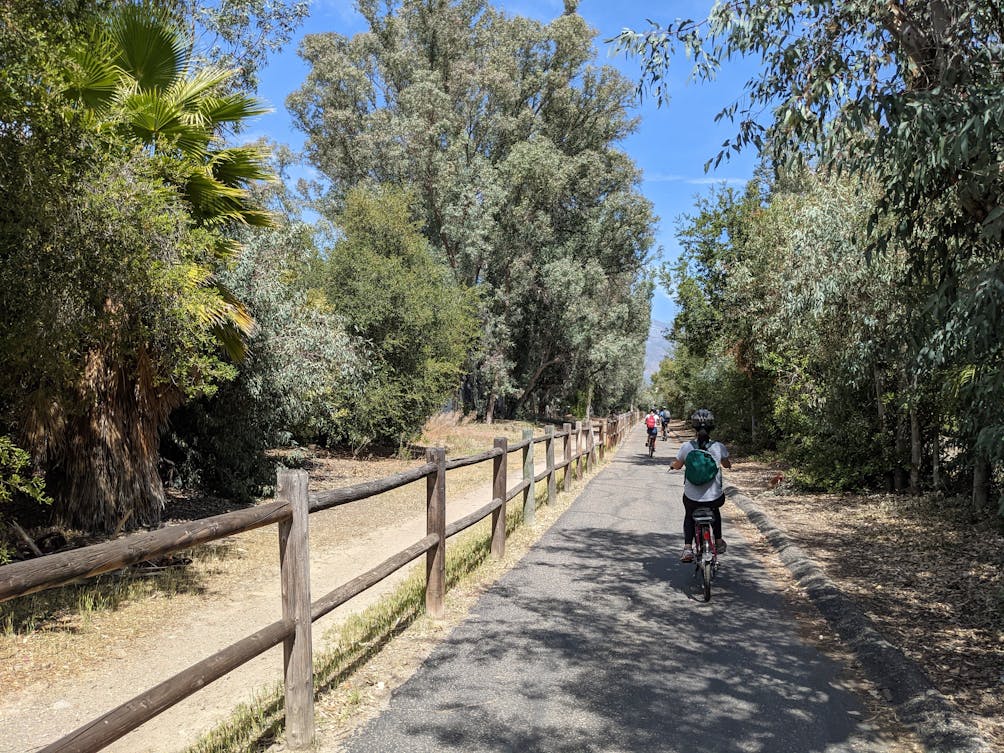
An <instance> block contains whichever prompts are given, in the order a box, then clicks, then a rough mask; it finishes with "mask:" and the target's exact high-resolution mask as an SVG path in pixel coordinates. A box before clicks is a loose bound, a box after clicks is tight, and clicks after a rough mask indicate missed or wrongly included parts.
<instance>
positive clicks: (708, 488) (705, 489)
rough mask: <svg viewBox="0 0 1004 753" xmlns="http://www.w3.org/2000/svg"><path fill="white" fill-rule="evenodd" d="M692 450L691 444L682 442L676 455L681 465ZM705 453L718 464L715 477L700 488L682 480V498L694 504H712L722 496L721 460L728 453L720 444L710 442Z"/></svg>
mask: <svg viewBox="0 0 1004 753" xmlns="http://www.w3.org/2000/svg"><path fill="white" fill-rule="evenodd" d="M693 449H694V443H693V442H684V443H683V444H682V445H681V446H680V451H679V452H678V453H676V459H677V460H679V461H680V462H681V463H685V462H686V460H687V455H689V454H690V452H691V450H693ZM707 451H708V454H710V455H711V457H713V458H714V459H715V462H716V463H718V473H717V475H716V476H715V477H714V478H713V479H712V480H711V481H709V482H708V483H706V484H704V485H702V486H697V485H695V484H692V483H690V482H689V481H687V479H686V477H684V479H683V494H684V496H685V497H687V499H692V500H694V501H695V502H713V501H715V500H716V499H718V498H719V497H720V496H722V460H723V459H724V458H727V457H728V456H729V451H728V450H727V449H725V445H723V444H722V443H721V442H712V443H711V445H710V446H709V447H708V448H707Z"/></svg>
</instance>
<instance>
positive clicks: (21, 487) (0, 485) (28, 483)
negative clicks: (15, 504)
mask: <svg viewBox="0 0 1004 753" xmlns="http://www.w3.org/2000/svg"><path fill="white" fill-rule="evenodd" d="M30 465H31V457H30V456H29V455H28V453H27V452H25V451H24V450H22V449H21V448H20V447H17V446H16V445H15V444H14V442H13V441H12V440H11V438H10V437H6V436H0V523H2V522H3V513H4V507H9V503H10V502H11V501H12V500H14V499H15V498H20V500H22V501H27V502H29V503H30V504H38V505H47V504H51V502H52V500H51V499H49V497H48V496H47V495H46V493H45V481H44V480H43V479H42V478H41V477H40V476H38V475H36V474H33V473H30V471H29V472H28V473H26V472H25V471H26V470H28V469H29V468H30ZM10 558H11V551H10V549H9V548H8V546H7V543H6V542H5V541H4V540H3V539H0V565H3V564H6V563H7V562H9V561H10Z"/></svg>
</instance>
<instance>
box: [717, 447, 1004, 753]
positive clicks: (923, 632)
mask: <svg viewBox="0 0 1004 753" xmlns="http://www.w3.org/2000/svg"><path fill="white" fill-rule="evenodd" d="M781 471H782V469H780V468H779V467H776V466H772V465H770V464H765V463H758V462H750V461H746V462H735V463H734V465H733V470H732V471H731V473H730V475H729V481H730V482H731V483H733V484H735V485H736V486H738V487H739V488H740V489H743V490H744V491H746V493H747V494H748V495H749V496H751V497H752V498H754V499H755V500H756V503H757V504H758V505H759V506H760V507H761V508H763V510H764V511H765V512H766V513H767V514H768V515H769V516H770V517H771V519H772V520H773V521H774V522H775V523H776V524H778V525H779V526H781V527H782V528H784V529H785V530H786V531H787V532H788V535H789V536H790V537H791V538H792V540H793V541H794V542H795V543H796V544H798V545H799V546H801V547H802V548H803V549H804V550H805V551H806V552H807V553H808V554H809V556H811V557H812V558H813V559H814V560H815V561H816V562H818V563H819V565H820V566H821V567H822V568H823V569H824V570H825V571H826V574H827V575H828V576H829V577H830V578H831V579H832V580H833V581H834V582H835V583H836V584H837V586H839V587H840V589H841V590H843V591H844V593H846V594H847V595H848V596H850V597H851V598H853V599H854V600H855V601H856V602H857V603H858V604H859V605H860V606H861V607H862V609H864V611H865V612H866V613H867V614H868V615H869V617H871V619H872V620H873V621H874V623H875V624H876V626H877V627H878V629H879V630H880V632H882V634H883V635H885V637H886V638H887V639H888V640H889V641H890V642H891V643H893V644H894V645H896V646H898V647H899V648H901V649H902V650H903V651H904V652H905V653H906V654H907V655H908V656H909V657H910V658H912V659H913V660H914V661H916V662H918V664H919V665H920V666H921V667H922V668H923V669H924V671H925V672H926V673H927V675H928V676H929V677H930V678H931V680H932V681H933V683H934V685H935V686H936V687H937V688H938V689H939V690H940V691H941V692H942V693H943V694H945V695H946V696H947V697H948V698H949V699H951V700H952V701H953V702H954V703H955V704H956V705H957V706H958V708H959V709H960V710H962V711H963V712H965V713H966V714H968V715H970V716H971V717H972V718H973V719H974V720H975V722H976V723H977V724H978V725H979V727H980V730H981V732H982V733H983V734H984V735H985V737H986V739H987V740H988V741H990V742H992V744H993V745H994V746H995V747H996V748H998V749H1000V750H1002V751H1004V536H1002V534H1001V532H1000V530H999V529H998V528H997V526H996V525H995V524H994V523H993V522H991V521H982V522H973V521H972V520H971V518H970V515H969V511H968V509H967V508H966V506H965V503H964V502H963V501H960V500H951V499H945V498H943V497H941V496H939V495H929V496H923V497H908V496H902V495H890V494H807V493H797V492H795V491H794V490H792V489H790V488H786V487H785V486H784V484H781V485H779V486H777V487H776V488H774V489H771V488H770V487H771V481H772V480H773V479H775V478H776V476H777V474H778V473H779V472H781Z"/></svg>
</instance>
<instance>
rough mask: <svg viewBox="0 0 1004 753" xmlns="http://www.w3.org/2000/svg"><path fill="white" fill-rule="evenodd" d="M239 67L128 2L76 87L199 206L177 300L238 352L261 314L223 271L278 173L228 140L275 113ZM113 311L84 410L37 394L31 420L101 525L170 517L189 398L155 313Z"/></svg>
mask: <svg viewBox="0 0 1004 753" xmlns="http://www.w3.org/2000/svg"><path fill="white" fill-rule="evenodd" d="M232 75H233V73H232V72H231V71H227V70H222V69H218V68H212V67H203V68H198V67H197V66H196V64H195V62H194V59H193V53H192V44H191V42H190V40H189V39H188V37H187V36H186V35H185V33H184V32H183V31H182V30H181V28H180V27H179V26H177V25H176V24H175V23H174V22H172V20H171V19H170V18H169V17H168V16H166V15H165V14H164V13H162V12H158V11H157V10H155V9H152V8H151V7H149V6H141V5H132V4H128V5H125V6H119V7H118V8H116V9H115V10H113V11H112V12H111V15H110V16H108V17H106V18H105V19H104V20H103V22H102V23H99V24H98V25H97V26H95V28H94V29H93V31H92V33H91V35H90V38H89V39H88V40H87V41H86V42H85V43H83V44H81V45H80V46H79V47H78V48H77V49H76V50H74V51H73V53H72V54H71V56H70V60H69V61H68V81H69V84H68V86H67V89H66V95H67V98H68V99H69V101H70V107H71V109H72V110H73V111H74V113H75V115H76V117H78V118H80V119H82V120H83V121H84V122H85V123H86V124H87V125H88V126H89V127H90V128H91V129H93V130H94V131H96V132H98V133H106V134H109V135H111V136H113V137H114V138H112V139H110V142H111V143H118V144H125V145H127V146H128V145H130V144H131V145H133V146H132V149H133V150H139V152H140V155H141V158H142V159H143V160H145V161H146V163H147V164H152V165H154V166H159V168H160V174H161V176H162V179H163V182H164V184H165V185H166V186H168V187H170V188H171V189H172V190H174V191H176V192H177V194H178V196H179V197H180V199H181V201H182V203H183V205H184V206H186V207H187V210H188V213H189V214H190V217H191V220H192V222H193V223H194V225H195V226H196V227H197V228H199V229H201V231H202V232H201V234H200V238H203V239H204V241H205V251H206V253H205V254H203V255H202V257H201V261H199V260H198V259H192V258H188V259H186V260H184V270H183V272H184V273H183V274H178V275H177V278H178V279H179V280H180V281H181V282H179V290H178V296H179V297H180V296H186V295H187V296H188V298H187V299H186V301H187V302H188V311H189V312H190V315H191V316H192V317H194V318H195V319H196V320H197V321H198V322H199V324H200V326H202V327H203V328H204V329H205V330H207V331H211V332H212V333H213V334H214V335H215V337H216V339H217V341H218V342H219V343H220V345H221V346H222V347H223V348H224V349H225V350H226V352H227V353H228V354H229V355H230V357H231V358H232V359H234V360H237V359H240V358H242V357H243V355H244V352H245V342H246V338H247V337H248V336H249V335H250V334H251V333H252V331H253V329H254V321H253V319H252V317H251V316H250V314H249V313H248V311H247V310H246V308H245V307H244V306H243V305H242V304H241V303H240V302H239V301H238V300H237V299H236V298H235V297H234V296H233V295H232V294H231V293H230V292H229V291H227V290H226V289H225V288H224V287H222V286H221V285H220V284H219V283H218V282H217V281H216V279H215V277H214V271H215V270H214V266H215V265H219V264H224V263H226V262H227V260H228V259H230V258H231V257H232V255H233V253H234V252H235V250H236V249H237V244H236V243H235V241H233V240H232V236H233V233H232V231H233V229H234V228H235V227H237V226H244V225H256V226H266V225H268V224H270V220H269V215H268V214H267V213H266V212H265V211H263V210H262V209H260V208H259V207H257V206H256V205H255V204H254V203H253V202H252V201H251V199H250V196H249V193H248V187H249V186H250V184H251V183H252V182H253V181H256V180H262V179H268V178H269V177H270V172H269V170H268V169H267V167H266V159H267V154H266V153H265V152H264V150H262V149H261V148H259V147H255V146H236V147H234V146H229V147H228V146H226V145H225V144H224V143H223V135H224V133H225V131H226V130H227V129H236V128H238V127H239V126H240V124H241V123H243V122H244V121H246V120H247V119H248V118H251V117H253V116H255V115H259V114H261V113H263V112H266V108H265V107H264V106H263V105H262V104H261V103H260V102H259V101H257V100H255V99H254V98H252V97H248V96H246V95H244V94H241V93H235V92H227V91H226V90H225V86H226V84H227V82H228V80H229V79H230V78H231V76H232ZM186 286H187V287H186ZM104 306H105V309H106V311H108V312H114V315H111V316H109V317H108V318H109V319H110V320H112V321H115V322H117V323H118V324H117V325H116V326H117V327H118V328H119V329H118V330H117V331H115V330H114V329H113V330H112V331H110V332H109V333H108V334H107V335H106V337H105V340H104V341H103V342H102V343H101V344H100V345H98V346H91V347H89V349H88V350H87V352H86V353H85V354H84V355H83V362H82V363H81V364H79V366H80V368H79V373H80V377H79V382H78V383H77V384H76V385H75V387H74V389H73V390H71V391H70V394H72V395H73V397H72V398H71V402H73V403H75V404H74V405H72V406H67V405H57V404H54V402H53V401H52V400H50V401H44V400H42V401H36V403H37V406H38V407H37V410H34V411H32V414H31V415H30V416H29V420H27V421H26V422H25V425H26V434H28V435H29V439H31V440H33V444H34V445H35V446H36V447H38V448H41V451H40V453H39V455H40V456H42V457H44V458H47V459H48V461H49V464H50V474H49V475H50V479H51V480H52V483H51V486H50V488H52V490H53V492H54V496H56V498H57V502H58V509H59V510H60V512H61V515H62V517H63V518H64V520H65V521H66V522H70V523H73V524H76V525H79V526H81V527H85V528H88V529H92V530H97V529H105V530H113V529H115V528H120V527H123V526H127V527H128V526H135V525H140V524H155V523H157V522H158V521H159V519H160V515H161V511H162V509H163V506H164V502H165V494H164V488H163V484H162V482H161V479H160V474H159V469H158V463H159V441H160V436H161V434H162V433H163V430H164V428H165V427H166V423H167V420H168V417H169V415H170V413H171V411H172V410H173V409H174V408H176V407H178V406H179V405H180V404H181V403H182V402H184V399H185V393H184V390H183V388H182V387H181V386H179V385H177V384H175V383H172V380H171V379H170V378H168V376H167V375H168V374H169V373H170V364H165V363H162V362H161V360H159V357H158V355H157V349H156V348H155V347H153V346H152V345H151V344H150V342H149V341H148V340H147V341H144V340H143V339H142V337H139V338H137V337H136V336H135V332H136V331H140V332H141V331H143V326H144V325H142V324H141V323H140V321H141V319H142V316H143V314H142V313H141V312H137V311H128V310H123V309H124V307H123V305H122V303H121V302H120V301H118V300H114V299H113V298H112V297H109V298H108V299H106V300H105V303H104ZM127 329H128V331H129V333H130V336H128V337H127V336H125V335H124V333H125V332H126V331H127ZM199 378H201V377H199V376H196V377H194V379H199ZM64 399H65V398H64Z"/></svg>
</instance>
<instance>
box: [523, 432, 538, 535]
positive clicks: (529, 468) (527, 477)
mask: <svg viewBox="0 0 1004 753" xmlns="http://www.w3.org/2000/svg"><path fill="white" fill-rule="evenodd" d="M523 441H524V442H526V443H527V444H526V447H524V448H523V483H524V484H528V486H527V487H526V488H525V489H524V490H523V522H524V523H525V524H526V525H528V526H532V525H533V523H534V521H535V520H536V517H537V509H536V508H537V495H536V494H534V491H535V489H534V487H535V486H536V484H534V483H533V429H523Z"/></svg>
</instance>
